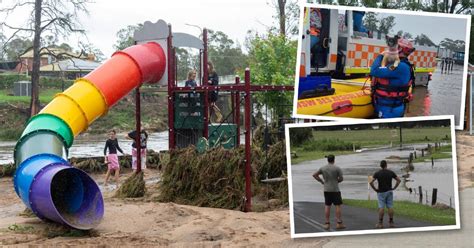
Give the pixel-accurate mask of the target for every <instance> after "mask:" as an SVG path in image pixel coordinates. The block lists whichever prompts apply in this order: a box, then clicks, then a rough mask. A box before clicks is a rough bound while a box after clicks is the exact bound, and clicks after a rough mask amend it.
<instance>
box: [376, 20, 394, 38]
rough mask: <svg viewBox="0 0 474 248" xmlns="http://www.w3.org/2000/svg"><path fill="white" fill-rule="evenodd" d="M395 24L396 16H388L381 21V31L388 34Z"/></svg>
mask: <svg viewBox="0 0 474 248" xmlns="http://www.w3.org/2000/svg"><path fill="white" fill-rule="evenodd" d="M394 26H395V17H394V16H387V17H384V18H382V19H380V21H379V31H380V32H381V33H382V34H388V33H390V32H391V31H392V28H393V27H394Z"/></svg>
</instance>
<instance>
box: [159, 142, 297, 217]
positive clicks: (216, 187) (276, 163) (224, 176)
mask: <svg viewBox="0 0 474 248" xmlns="http://www.w3.org/2000/svg"><path fill="white" fill-rule="evenodd" d="M251 166H252V172H251V175H252V195H253V197H254V198H256V199H259V200H262V199H265V200H266V201H268V200H270V199H279V202H280V203H281V204H280V206H281V205H286V204H287V203H288V186H287V182H286V181H282V182H278V183H272V184H268V185H267V184H263V183H262V182H261V180H262V179H265V178H267V177H268V178H270V177H286V157H285V146H284V141H280V142H278V143H277V144H275V145H272V146H270V147H269V149H268V152H267V154H265V152H264V151H263V150H262V148H261V147H260V146H257V145H254V146H252V163H251ZM244 172H245V149H244V146H242V145H241V146H239V147H237V148H234V149H229V150H226V149H224V148H222V147H217V148H213V149H211V150H209V151H206V152H205V153H203V154H199V153H198V152H197V151H196V148H195V147H194V146H190V147H187V148H183V149H176V150H173V151H172V152H171V153H170V161H169V165H168V166H166V167H165V168H164V169H163V175H162V181H161V184H160V189H161V194H160V195H159V197H157V200H158V201H161V202H171V201H172V202H175V203H178V204H187V205H195V206H200V207H214V208H226V209H234V210H239V209H241V208H242V207H243V204H244V201H243V199H244V196H245V174H244ZM275 202H278V201H275V200H273V204H272V207H276V206H274V203H275ZM266 205H267V204H266Z"/></svg>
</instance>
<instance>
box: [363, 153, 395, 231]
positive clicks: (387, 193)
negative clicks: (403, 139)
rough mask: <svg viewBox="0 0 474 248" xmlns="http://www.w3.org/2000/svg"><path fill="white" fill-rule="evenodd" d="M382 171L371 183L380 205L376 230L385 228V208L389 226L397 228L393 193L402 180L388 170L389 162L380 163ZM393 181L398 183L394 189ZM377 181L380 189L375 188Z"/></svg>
mask: <svg viewBox="0 0 474 248" xmlns="http://www.w3.org/2000/svg"><path fill="white" fill-rule="evenodd" d="M380 167H381V168H382V169H381V170H379V171H377V172H375V174H374V176H373V178H372V180H371V181H370V186H371V187H372V189H374V190H375V192H377V199H378V205H379V223H377V225H376V226H375V227H376V228H383V216H384V212H385V207H387V209H388V216H389V218H390V219H389V222H388V223H389V226H390V227H395V224H394V223H393V213H394V211H393V191H394V190H395V189H396V188H397V187H398V185H399V184H400V181H401V180H400V178H399V177H398V176H397V175H396V174H395V172H393V171H391V170H389V169H387V161H385V160H382V161H380ZM392 179H395V180H396V181H397V183H396V184H395V187H393V188H392ZM375 180H377V182H378V188H375V185H374V182H375Z"/></svg>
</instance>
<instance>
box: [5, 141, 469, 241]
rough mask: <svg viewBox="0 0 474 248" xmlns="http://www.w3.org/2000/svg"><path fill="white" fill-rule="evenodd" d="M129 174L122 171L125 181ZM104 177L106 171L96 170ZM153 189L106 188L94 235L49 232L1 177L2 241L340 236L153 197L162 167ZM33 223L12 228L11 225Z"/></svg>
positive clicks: (462, 170) (464, 174) (465, 177)
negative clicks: (125, 195) (126, 192)
mask: <svg viewBox="0 0 474 248" xmlns="http://www.w3.org/2000/svg"><path fill="white" fill-rule="evenodd" d="M456 138H457V141H458V142H457V143H458V144H457V155H458V173H459V185H460V189H461V190H462V189H464V188H466V187H472V186H473V177H472V175H473V169H474V164H472V162H471V161H472V159H473V158H474V137H471V136H467V135H466V134H465V133H459V134H458V135H457V137H456ZM126 177H127V176H126V175H122V176H121V181H124V180H125V178H126ZM94 178H95V179H96V180H97V181H98V182H99V183H100V184H102V183H103V175H94ZM145 178H148V180H147V181H148V182H149V183H148V185H147V189H148V192H147V195H146V196H145V197H144V198H139V199H135V200H130V199H117V198H113V197H112V195H113V193H114V190H115V189H116V187H114V186H109V187H107V188H106V190H104V199H105V209H106V211H105V216H104V219H103V220H102V222H101V224H100V225H99V226H98V227H97V228H96V229H95V230H94V231H93V232H92V233H91V234H90V235H88V236H84V237H61V236H60V237H55V238H48V234H49V233H50V232H51V230H54V229H55V228H58V225H56V224H54V223H46V222H43V221H41V220H39V219H38V218H36V217H33V218H31V217H23V216H19V213H21V212H22V211H23V210H24V209H25V207H24V205H23V204H22V203H21V201H20V199H19V198H18V197H17V196H16V194H15V192H14V189H13V187H12V182H11V180H12V178H1V179H0V196H1V197H0V245H14V246H31V245H33V246H36V245H39V246H70V245H78V246H88V247H116V246H140V247H143V246H144V247H147V246H148V247H163V246H170V247H247V246H251V247H321V246H323V245H324V244H326V243H327V242H329V241H330V240H331V239H335V238H311V239H298V240H292V239H291V238H290V223H289V214H288V209H282V210H278V211H269V212H263V213H243V212H239V211H232V210H224V209H212V208H200V207H194V206H185V205H178V204H174V203H157V202H154V201H152V199H153V197H154V196H156V195H157V194H159V190H158V189H157V187H156V186H154V185H156V181H157V180H158V179H159V172H157V171H155V170H148V171H147V173H146V174H145ZM13 224H17V225H19V226H20V227H33V228H32V229H31V228H29V229H28V228H27V229H26V230H17V231H10V230H8V227H11V226H12V225H13Z"/></svg>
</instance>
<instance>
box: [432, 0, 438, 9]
mask: <svg viewBox="0 0 474 248" xmlns="http://www.w3.org/2000/svg"><path fill="white" fill-rule="evenodd" d="M432 4H433V11H434V12H438V0H433V1H432Z"/></svg>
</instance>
